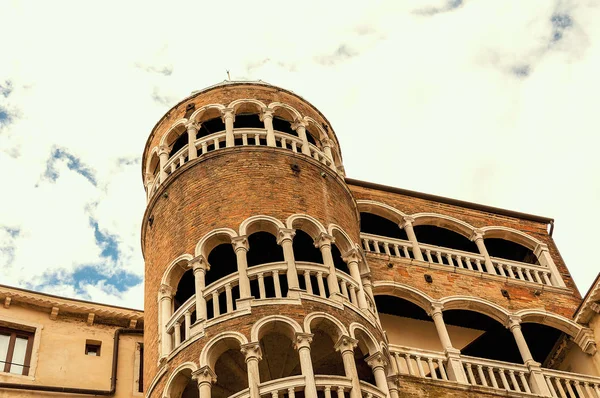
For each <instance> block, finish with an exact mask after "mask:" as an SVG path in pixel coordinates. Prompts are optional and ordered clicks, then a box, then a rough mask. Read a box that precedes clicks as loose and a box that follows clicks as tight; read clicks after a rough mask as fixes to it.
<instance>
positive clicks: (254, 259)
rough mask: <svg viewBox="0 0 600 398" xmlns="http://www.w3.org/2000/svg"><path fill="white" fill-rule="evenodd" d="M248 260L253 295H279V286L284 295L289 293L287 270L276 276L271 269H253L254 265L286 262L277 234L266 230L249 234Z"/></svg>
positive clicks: (264, 296) (265, 296)
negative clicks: (260, 271) (263, 271)
mask: <svg viewBox="0 0 600 398" xmlns="http://www.w3.org/2000/svg"><path fill="white" fill-rule="evenodd" d="M247 261H248V275H249V278H250V290H251V293H252V296H254V297H256V298H269V297H277V296H278V293H277V286H279V289H280V293H281V296H282V297H285V296H286V295H287V291H288V286H287V279H286V276H285V271H283V270H282V271H281V272H279V273H277V276H275V275H276V274H275V273H273V272H271V271H267V272H265V273H255V272H254V271H253V270H252V268H253V267H257V266H259V265H263V264H270V263H283V262H284V257H283V248H282V247H281V246H280V245H278V244H277V239H276V237H275V235H272V234H271V233H269V232H265V231H258V232H254V233H253V234H251V235H249V236H248V253H247ZM275 278H277V279H275Z"/></svg>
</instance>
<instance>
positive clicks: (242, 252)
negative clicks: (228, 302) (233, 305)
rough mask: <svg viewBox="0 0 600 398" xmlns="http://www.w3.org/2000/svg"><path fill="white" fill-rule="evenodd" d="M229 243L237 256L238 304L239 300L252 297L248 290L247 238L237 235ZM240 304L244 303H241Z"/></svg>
mask: <svg viewBox="0 0 600 398" xmlns="http://www.w3.org/2000/svg"><path fill="white" fill-rule="evenodd" d="M231 244H232V245H233V250H234V251H235V256H236V258H237V270H238V278H239V281H240V285H239V287H240V299H239V300H238V304H239V302H240V301H244V300H245V301H247V300H248V299H252V294H251V292H250V279H249V278H248V259H247V253H248V239H247V237H246V236H238V237H236V238H232V239H231ZM242 306H244V305H243V304H242ZM239 307H240V306H239V305H238V308H239Z"/></svg>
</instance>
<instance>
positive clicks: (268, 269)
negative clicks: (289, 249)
mask: <svg viewBox="0 0 600 398" xmlns="http://www.w3.org/2000/svg"><path fill="white" fill-rule="evenodd" d="M286 270H287V264H286V263H284V262H277V263H268V264H262V265H257V266H254V267H250V268H248V278H249V279H250V281H253V280H258V297H256V298H257V299H266V298H281V297H283V296H282V292H281V281H280V279H279V278H280V277H282V276H283V277H285V273H286ZM266 283H269V285H270V286H271V285H272V286H273V290H272V291H271V290H270V289H269V293H270V294H267V289H266Z"/></svg>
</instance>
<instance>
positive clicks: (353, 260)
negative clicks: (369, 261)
mask: <svg viewBox="0 0 600 398" xmlns="http://www.w3.org/2000/svg"><path fill="white" fill-rule="evenodd" d="M343 259H344V261H345V262H346V264H348V269H349V270H350V276H351V277H352V279H354V281H355V282H356V283H358V292H356V298H357V299H358V307H359V308H364V309H368V308H369V306H368V304H367V299H366V297H365V289H364V287H363V284H362V279H361V277H360V271H359V269H358V264H359V262H360V261H361V256H360V253H359V252H358V250H357V249H352V250H350V251H349V252H348V253H346V254H345V255H344V258H343Z"/></svg>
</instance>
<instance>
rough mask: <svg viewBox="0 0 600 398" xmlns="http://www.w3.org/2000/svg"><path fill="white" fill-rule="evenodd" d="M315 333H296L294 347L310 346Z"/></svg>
mask: <svg viewBox="0 0 600 398" xmlns="http://www.w3.org/2000/svg"><path fill="white" fill-rule="evenodd" d="M313 336H314V334H311V333H296V336H295V337H296V341H295V342H294V348H295V349H297V350H299V349H300V348H304V347H308V348H309V349H310V344H311V343H312V340H313Z"/></svg>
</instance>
